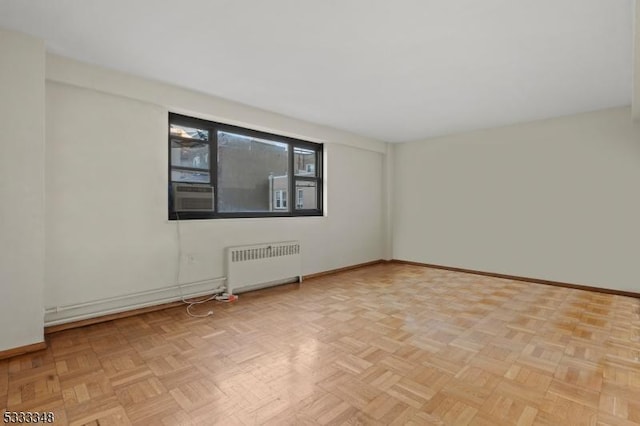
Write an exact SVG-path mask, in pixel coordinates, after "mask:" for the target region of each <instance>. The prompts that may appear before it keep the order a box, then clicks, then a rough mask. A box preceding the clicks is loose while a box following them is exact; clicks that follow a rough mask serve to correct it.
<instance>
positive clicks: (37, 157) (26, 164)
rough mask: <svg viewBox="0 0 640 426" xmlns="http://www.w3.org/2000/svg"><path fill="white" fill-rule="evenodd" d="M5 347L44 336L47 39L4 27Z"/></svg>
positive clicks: (0, 37)
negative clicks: (45, 73)
mask: <svg viewBox="0 0 640 426" xmlns="http://www.w3.org/2000/svg"><path fill="white" fill-rule="evenodd" d="M0 58H1V60H0V140H1V141H2V142H1V144H0V145H1V146H2V154H1V155H0V198H1V199H2V203H0V351H1V350H5V349H10V348H15V347H19V346H24V345H29V344H32V343H38V342H42V341H43V333H42V321H43V320H42V318H43V283H44V44H43V43H42V42H41V41H39V40H36V39H33V38H31V37H27V36H23V35H20V34H17V33H15V32H9V31H4V30H1V29H0Z"/></svg>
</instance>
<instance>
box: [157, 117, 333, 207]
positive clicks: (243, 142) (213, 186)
mask: <svg viewBox="0 0 640 426" xmlns="http://www.w3.org/2000/svg"><path fill="white" fill-rule="evenodd" d="M319 215H322V145H321V144H317V143H312V142H307V141H303V140H299V139H293V138H289V137H284V136H278V135H273V134H269V133H264V132H259V131H255V130H250V129H245V128H241V127H236V126H230V125H227V124H221V123H215V122H212V121H206V120H201V119H197V118H192V117H186V116H183V115H178V114H169V219H214V218H232V217H270V216H319Z"/></svg>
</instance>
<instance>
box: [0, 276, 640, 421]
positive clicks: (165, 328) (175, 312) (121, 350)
mask: <svg viewBox="0 0 640 426" xmlns="http://www.w3.org/2000/svg"><path fill="white" fill-rule="evenodd" d="M212 307H213V310H214V311H215V314H214V316H211V317H208V318H202V319H199V318H198V319H196V318H191V317H189V316H187V314H186V313H185V310H184V309H183V308H172V309H167V310H164V311H160V312H154V313H148V314H143V315H139V316H135V317H130V318H125V319H120V320H116V321H111V322H107V323H102V324H97V325H93V326H87V327H83V328H79V329H74V330H68V331H62V332H58V333H55V334H52V335H49V336H48V337H47V342H48V345H49V347H48V349H46V350H44V351H40V352H36V353H32V354H28V355H23V356H19V357H14V358H12V359H9V360H4V361H0V407H1V408H3V409H5V408H6V409H8V410H10V411H26V410H31V411H48V410H53V411H55V413H56V424H71V425H84V424H89V425H128V424H141V425H156V424H166V425H179V424H185V425H188V424H203V425H209V424H220V425H234V424H238V425H253V424H269V425H288V424H291V425H314V424H372V425H377V424H397V425H401V424H407V425H431V424H432V425H442V424H452V425H464V424H477V425H502V424H504V425H572V424H576V425H640V300H636V299H632V298H627V297H621V296H612V295H606V294H599V293H592V292H587V291H580V290H573V289H566V288H557V287H550V286H544V285H538V284H528V283H523V282H517V281H512V280H506V279H498V278H489V277H482V276H476V275H471V274H463V273H457V272H450V271H444V270H437V269H429V268H423V267H418V266H410V265H399V264H386V265H376V266H371V267H366V268H361V269H358V270H353V271H348V272H344V273H340V274H336V275H332V276H327V277H322V278H317V279H313V280H309V281H307V282H305V283H303V284H302V285H301V286H299V285H287V286H282V287H278V288H272V289H266V290H261V291H258V292H254V293H252V294H245V295H241V297H240V300H239V301H238V302H237V303H235V304H220V303H217V304H212V305H208V306H204V305H203V306H201V307H200V310H201V311H204V312H206V311H208V310H209V309H211V308H212Z"/></svg>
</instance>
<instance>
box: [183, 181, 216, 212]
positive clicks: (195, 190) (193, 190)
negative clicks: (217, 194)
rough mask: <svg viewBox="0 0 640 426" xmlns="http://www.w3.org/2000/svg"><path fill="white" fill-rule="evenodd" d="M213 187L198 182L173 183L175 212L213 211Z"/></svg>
mask: <svg viewBox="0 0 640 426" xmlns="http://www.w3.org/2000/svg"><path fill="white" fill-rule="evenodd" d="M214 208H215V203H214V195H213V187H212V186H210V185H207V184H198V183H176V182H174V183H173V209H174V211H176V212H212V211H214Z"/></svg>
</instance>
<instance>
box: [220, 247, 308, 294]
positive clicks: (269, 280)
mask: <svg viewBox="0 0 640 426" xmlns="http://www.w3.org/2000/svg"><path fill="white" fill-rule="evenodd" d="M226 266H227V292H229V294H234V293H242V292H244V291H249V290H256V289H258V288H264V287H269V286H272V285H276V284H282V283H284V282H288V281H287V280H289V279H293V278H297V279H298V281H299V282H302V255H301V253H300V242H299V241H280V242H275V243H263V244H254V245H249V246H235V247H227V265H226Z"/></svg>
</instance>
